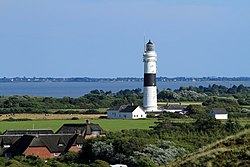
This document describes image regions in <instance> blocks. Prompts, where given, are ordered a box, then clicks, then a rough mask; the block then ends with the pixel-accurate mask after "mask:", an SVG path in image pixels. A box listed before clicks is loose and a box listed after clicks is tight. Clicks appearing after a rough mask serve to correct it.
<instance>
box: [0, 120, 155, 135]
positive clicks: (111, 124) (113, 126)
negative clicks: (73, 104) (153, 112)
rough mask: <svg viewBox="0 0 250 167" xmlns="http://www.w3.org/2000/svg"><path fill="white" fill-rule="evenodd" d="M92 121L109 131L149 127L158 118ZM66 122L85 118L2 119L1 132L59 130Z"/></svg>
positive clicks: (81, 121) (80, 121)
mask: <svg viewBox="0 0 250 167" xmlns="http://www.w3.org/2000/svg"><path fill="white" fill-rule="evenodd" d="M90 121H91V123H97V124H100V126H101V127H102V128H103V129H104V130H107V131H120V130H123V129H149V127H150V126H153V125H154V122H155V121H157V119H145V120H118V119H114V120H109V119H92V120H90ZM64 123H84V121H83V120H32V121H0V132H4V131H5V130H7V129H33V128H34V129H52V130H53V131H54V132H55V131H57V130H58V129H59V128H60V127H61V126H62V125H63V124H64Z"/></svg>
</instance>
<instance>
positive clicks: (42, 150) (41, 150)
mask: <svg viewBox="0 0 250 167" xmlns="http://www.w3.org/2000/svg"><path fill="white" fill-rule="evenodd" d="M24 155H25V156H27V155H34V156H39V157H40V158H54V154H53V153H50V152H49V150H48V149H47V148H46V147H28V148H27V149H26V150H25V152H24Z"/></svg>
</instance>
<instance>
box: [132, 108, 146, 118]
mask: <svg viewBox="0 0 250 167" xmlns="http://www.w3.org/2000/svg"><path fill="white" fill-rule="evenodd" d="M146 117H147V114H146V113H145V112H144V111H143V110H142V109H141V108H140V107H137V108H136V109H135V110H134V112H133V113H132V118H133V119H139V118H146Z"/></svg>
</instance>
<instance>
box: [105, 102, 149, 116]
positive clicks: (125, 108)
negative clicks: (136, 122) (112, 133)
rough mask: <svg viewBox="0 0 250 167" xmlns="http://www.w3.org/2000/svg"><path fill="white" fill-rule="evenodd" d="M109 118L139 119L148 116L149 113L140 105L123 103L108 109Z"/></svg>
mask: <svg viewBox="0 0 250 167" xmlns="http://www.w3.org/2000/svg"><path fill="white" fill-rule="evenodd" d="M107 113H108V116H107V118H108V119H139V118H146V117H147V114H146V113H145V112H144V111H143V109H142V108H141V107H140V106H131V105H121V106H119V107H115V108H112V109H109V110H108V111H107Z"/></svg>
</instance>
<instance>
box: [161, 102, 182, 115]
mask: <svg viewBox="0 0 250 167" xmlns="http://www.w3.org/2000/svg"><path fill="white" fill-rule="evenodd" d="M163 108H164V109H163V110H164V111H166V112H171V113H180V114H185V113H186V106H183V105H180V104H170V105H166V106H164V107H163Z"/></svg>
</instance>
